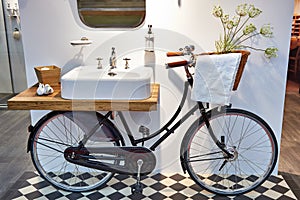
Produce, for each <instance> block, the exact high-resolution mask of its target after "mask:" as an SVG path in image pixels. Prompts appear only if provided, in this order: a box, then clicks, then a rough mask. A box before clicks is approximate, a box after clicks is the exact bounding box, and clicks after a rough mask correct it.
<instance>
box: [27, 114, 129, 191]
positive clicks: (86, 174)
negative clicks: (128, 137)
mask: <svg viewBox="0 0 300 200" xmlns="http://www.w3.org/2000/svg"><path fill="white" fill-rule="evenodd" d="M103 118H104V116H103V115H101V114H100V113H97V112H69V111H66V112H61V111H53V112H51V113H49V114H48V115H46V116H45V117H43V118H42V119H41V120H40V121H39V122H38V123H37V125H36V126H35V128H34V129H33V131H32V133H31V138H30V139H29V141H30V142H29V147H30V150H31V158H32V161H33V164H34V166H35V168H36V169H37V171H38V173H39V174H40V175H41V177H43V178H44V179H45V180H47V181H48V182H49V183H51V184H52V185H53V186H54V187H56V188H58V189H62V190H65V191H71V192H86V191H90V190H94V189H96V188H101V187H103V186H105V185H106V183H107V182H108V181H109V180H110V179H111V178H112V176H113V175H114V173H112V172H105V171H101V170H96V169H91V168H88V167H84V166H79V165H76V164H73V163H70V162H68V161H67V160H65V158H64V150H65V149H66V148H68V147H71V146H77V145H78V143H79V141H81V140H82V138H83V137H84V135H85V134H86V133H87V132H88V131H89V129H90V128H91V127H92V126H91V124H94V125H95V124H96V123H98V122H99V121H100V120H102V119H103ZM116 133H117V134H119V132H118V130H116V128H115V127H114V125H113V124H112V123H111V122H110V121H109V120H107V119H105V120H104V121H103V124H102V125H101V127H100V128H99V129H98V130H97V132H96V133H95V134H94V135H93V136H92V137H91V138H90V139H89V140H88V141H87V143H86V144H85V147H86V148H87V149H88V147H92V146H97V147H102V146H120V145H122V144H123V142H124V141H123V140H122V139H123V138H120V137H122V136H120V135H117V137H116ZM110 162H112V161H110Z"/></svg>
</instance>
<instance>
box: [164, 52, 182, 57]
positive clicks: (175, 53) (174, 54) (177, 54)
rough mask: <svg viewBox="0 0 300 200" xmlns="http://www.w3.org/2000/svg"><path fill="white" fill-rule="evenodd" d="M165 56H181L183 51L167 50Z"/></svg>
mask: <svg viewBox="0 0 300 200" xmlns="http://www.w3.org/2000/svg"><path fill="white" fill-rule="evenodd" d="M167 56H168V57H171V56H183V53H182V52H180V51H178V52H175V51H173V52H167Z"/></svg>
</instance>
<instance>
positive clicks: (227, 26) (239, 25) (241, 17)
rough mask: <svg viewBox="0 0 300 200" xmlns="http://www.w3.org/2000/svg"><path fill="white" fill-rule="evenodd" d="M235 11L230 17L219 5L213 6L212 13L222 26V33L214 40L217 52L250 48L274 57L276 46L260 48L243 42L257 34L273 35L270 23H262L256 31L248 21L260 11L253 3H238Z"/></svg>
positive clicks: (266, 36)
mask: <svg viewBox="0 0 300 200" xmlns="http://www.w3.org/2000/svg"><path fill="white" fill-rule="evenodd" d="M235 12H236V15H235V16H233V17H232V18H230V16H229V15H228V14H224V12H223V9H222V8H221V6H214V8H213V15H214V16H215V17H217V18H219V19H220V21H221V23H222V28H223V35H221V36H220V39H219V40H217V41H216V42H215V47H216V50H217V52H218V53H229V52H232V51H234V50H240V49H247V48H250V49H254V50H259V51H264V54H265V56H266V57H267V58H272V57H276V56H277V51H278V49H277V48H276V47H268V48H266V49H261V48H254V47H252V46H247V45H245V44H243V43H244V42H245V41H246V40H249V39H250V38H253V37H257V36H263V37H265V38H271V37H273V32H272V29H273V28H272V27H271V25H270V24H265V25H263V26H262V27H261V28H260V29H259V31H258V30H257V27H256V26H255V25H254V24H253V23H248V22H249V21H250V20H251V19H253V18H256V17H258V16H259V15H260V14H261V13H262V11H261V10H260V9H259V8H256V7H255V6H254V5H248V4H240V5H238V6H237V8H236V10H235Z"/></svg>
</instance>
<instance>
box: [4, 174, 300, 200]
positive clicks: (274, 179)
mask: <svg viewBox="0 0 300 200" xmlns="http://www.w3.org/2000/svg"><path fill="white" fill-rule="evenodd" d="M135 182H136V180H135V179H134V178H132V177H130V176H127V175H116V176H115V177H114V178H112V179H111V180H110V181H109V182H108V184H107V187H105V188H102V189H99V190H95V191H91V192H85V193H71V192H66V191H62V190H57V189H55V188H54V187H53V186H51V185H50V184H49V183H47V182H46V181H44V180H43V179H42V178H41V177H39V175H38V174H37V173H35V172H25V173H24V174H23V176H22V177H20V179H19V180H18V181H17V182H16V183H15V184H14V185H13V186H12V187H11V188H10V189H9V190H8V192H7V193H6V195H5V196H4V199H15V200H26V199H29V200H32V199H38V200H42V199H51V200H52V199H59V200H68V199H70V200H73V199H79V200H89V199H91V200H94V199H113V200H116V199H122V200H123V199H124V200H126V199H155V200H161V199H169V200H181V199H182V200H185V199H201V200H202V199H203V200H205V199H222V200H226V199H235V200H236V199H241V200H248V199H249V200H250V199H258V200H259V199H263V200H268V199H270V200H271V199H278V200H289V199H297V198H296V197H295V195H294V194H293V192H292V191H291V189H290V188H289V186H288V185H287V183H286V182H285V180H284V179H283V178H282V177H281V176H271V177H270V178H269V179H268V180H267V181H266V182H265V183H264V184H263V185H262V186H260V187H258V188H257V189H256V190H254V191H251V192H249V193H247V194H244V195H240V196H236V197H223V196H217V195H215V194H212V193H210V192H207V191H206V190H203V189H201V188H200V187H199V186H198V185H196V184H195V183H194V182H193V181H192V180H191V179H190V178H189V177H188V176H187V175H184V174H156V175H151V176H147V177H144V178H143V179H142V183H143V185H144V190H143V194H135V195H132V194H131V186H132V185H134V184H135Z"/></svg>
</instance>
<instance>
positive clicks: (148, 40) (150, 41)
mask: <svg viewBox="0 0 300 200" xmlns="http://www.w3.org/2000/svg"><path fill="white" fill-rule="evenodd" d="M145 51H149V52H153V51H154V34H153V32H152V25H148V32H147V34H146V36H145Z"/></svg>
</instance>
